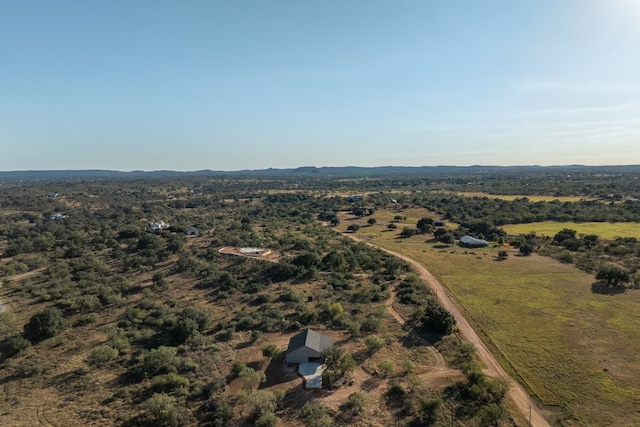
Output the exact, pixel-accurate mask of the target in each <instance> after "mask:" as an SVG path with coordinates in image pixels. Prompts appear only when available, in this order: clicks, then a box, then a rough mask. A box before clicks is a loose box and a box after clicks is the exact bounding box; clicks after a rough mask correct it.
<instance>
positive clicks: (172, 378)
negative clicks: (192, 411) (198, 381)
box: [151, 373, 190, 395]
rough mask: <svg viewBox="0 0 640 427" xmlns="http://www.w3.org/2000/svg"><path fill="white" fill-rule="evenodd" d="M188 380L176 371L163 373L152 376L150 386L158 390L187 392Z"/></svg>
mask: <svg viewBox="0 0 640 427" xmlns="http://www.w3.org/2000/svg"><path fill="white" fill-rule="evenodd" d="M189 385H190V383H189V380H188V379H186V378H185V377H182V376H180V375H178V374H176V373H170V374H163V375H158V376H156V377H153V379H152V380H151V387H153V389H154V390H155V391H158V392H167V393H176V392H177V394H181V395H184V394H187V393H188V389H189Z"/></svg>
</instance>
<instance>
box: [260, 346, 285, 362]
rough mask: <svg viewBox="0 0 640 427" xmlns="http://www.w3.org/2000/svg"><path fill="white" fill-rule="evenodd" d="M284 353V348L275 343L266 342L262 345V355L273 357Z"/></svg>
mask: <svg viewBox="0 0 640 427" xmlns="http://www.w3.org/2000/svg"><path fill="white" fill-rule="evenodd" d="M280 353H282V349H280V347H278V346H277V345H275V344H273V343H272V344H266V345H265V346H263V347H262V355H263V356H264V357H266V358H267V359H273V358H274V357H276V356H278V355H279V354H280Z"/></svg>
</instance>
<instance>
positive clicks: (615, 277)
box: [596, 266, 631, 286]
mask: <svg viewBox="0 0 640 427" xmlns="http://www.w3.org/2000/svg"><path fill="white" fill-rule="evenodd" d="M596 279H598V280H602V281H603V282H605V283H606V284H607V285H609V286H619V285H622V284H625V283H628V282H629V281H630V280H631V278H630V276H629V273H628V272H626V271H624V270H622V269H621V268H618V267H615V266H605V267H602V268H600V269H599V270H598V273H596Z"/></svg>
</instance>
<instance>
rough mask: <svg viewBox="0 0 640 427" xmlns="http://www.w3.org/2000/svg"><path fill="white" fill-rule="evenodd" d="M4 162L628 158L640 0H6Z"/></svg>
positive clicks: (128, 164)
mask: <svg viewBox="0 0 640 427" xmlns="http://www.w3.org/2000/svg"><path fill="white" fill-rule="evenodd" d="M0 153H1V154H0V170H25V169H116V170H137V169H139V170H157V169H172V170H200V169H215V170H238V169H258V168H268V167H275V168H285V167H298V166H308V165H312V166H344V165H358V166H384V165H407V166H418V165H425V166H429V165H472V164H483V165H531V164H539V165H562V164H588V165H608V164H640V1H637V0H563V1H557V0H536V1H533V0H531V1H519V0H518V1H516V0H504V1H492V0H486V1H482V2H480V1H475V0H469V1H462V0H451V1H428V0H424V1H413V0H406V1H390V0H387V1H381V0H360V1H344V0H341V1H333V0H325V1H316V2H311V1H300V0H281V1H278V0H273V1H262V0H245V1H241V0H240V1H213V0H212V1H204V0H202V1H164V0H150V1H142V0H137V1H129V0H127V1H125V0H111V1H97V0H83V1H64V0H61V1H48V0H47V1H37V0H30V1H25V2H20V1H3V2H0Z"/></svg>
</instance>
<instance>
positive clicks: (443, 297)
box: [336, 230, 550, 427]
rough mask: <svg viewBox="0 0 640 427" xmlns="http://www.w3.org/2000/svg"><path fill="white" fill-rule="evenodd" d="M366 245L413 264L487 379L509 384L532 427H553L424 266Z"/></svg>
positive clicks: (513, 397) (520, 409) (522, 412)
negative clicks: (470, 346)
mask: <svg viewBox="0 0 640 427" xmlns="http://www.w3.org/2000/svg"><path fill="white" fill-rule="evenodd" d="M336 231H338V232H339V230H336ZM343 235H345V236H348V237H351V238H352V239H354V240H357V241H363V240H362V239H359V238H358V237H357V236H355V235H353V234H350V233H346V234H344V233H343ZM364 243H366V244H367V245H369V246H372V247H374V248H376V249H379V250H382V251H384V252H386V253H388V254H390V255H393V256H395V257H398V258H400V259H401V260H403V261H405V262H407V263H409V264H411V265H412V266H413V267H414V268H415V270H416V271H417V272H418V274H419V275H420V277H421V278H422V279H423V280H424V281H425V282H426V283H427V284H428V285H429V286H430V287H431V289H432V290H433V291H434V292H435V294H436V296H437V298H438V300H439V301H440V303H441V304H442V305H443V306H444V308H446V309H447V310H448V311H449V313H451V314H452V315H453V317H454V318H455V319H456V324H457V328H458V330H459V331H460V333H461V334H462V336H463V337H464V338H465V339H466V340H467V341H469V342H470V343H472V344H473V345H474V346H475V348H476V351H477V354H478V357H480V359H481V360H482V361H483V362H484V364H485V365H486V366H487V367H486V369H484V373H485V374H486V375H487V376H490V377H493V378H503V379H505V380H507V381H508V382H509V384H510V388H509V392H508V394H507V397H508V398H509V399H510V400H511V401H512V402H513V403H514V404H515V406H516V407H517V408H518V411H519V412H520V413H521V414H522V415H523V416H524V418H525V419H526V420H529V419H530V420H531V424H530V425H531V426H534V427H550V424H549V423H548V422H547V420H546V419H545V417H544V416H543V415H542V412H541V411H540V409H539V408H538V406H537V405H536V403H535V402H534V401H533V399H531V396H529V394H528V393H527V392H526V391H525V389H524V388H523V387H522V386H521V385H520V383H518V382H517V381H515V380H513V378H511V377H510V376H509V374H507V372H506V371H505V370H504V369H503V368H502V366H501V365H500V363H498V360H497V359H496V358H495V357H494V356H493V354H492V353H491V352H490V351H489V349H488V348H487V346H486V345H485V344H484V343H483V342H482V340H481V339H480V337H479V336H478V334H476V332H475V331H474V330H473V328H472V327H471V325H470V324H469V322H468V321H467V319H466V318H465V317H464V316H463V315H462V311H460V309H459V308H458V306H457V305H456V304H455V303H454V302H453V300H452V299H451V298H450V297H449V294H447V292H446V290H445V288H444V286H442V284H441V283H440V282H439V281H438V280H437V279H436V278H435V277H433V276H432V275H431V273H429V271H428V270H427V269H426V268H424V266H423V265H422V264H420V263H419V262H418V261H416V260H414V259H411V258H408V257H407V256H405V255H402V254H400V253H398V252H395V251H392V250H389V249H385V248H382V247H379V246H376V245H374V244H372V243H370V242H366V241H364ZM394 312H395V310H393V312H391V314H392V315H393V316H394V317H395V318H396V319H398V321H401V319H402V317H401V316H400V315H398V313H397V312H396V313H395V315H394V314H393V313H394ZM402 322H403V321H402Z"/></svg>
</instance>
